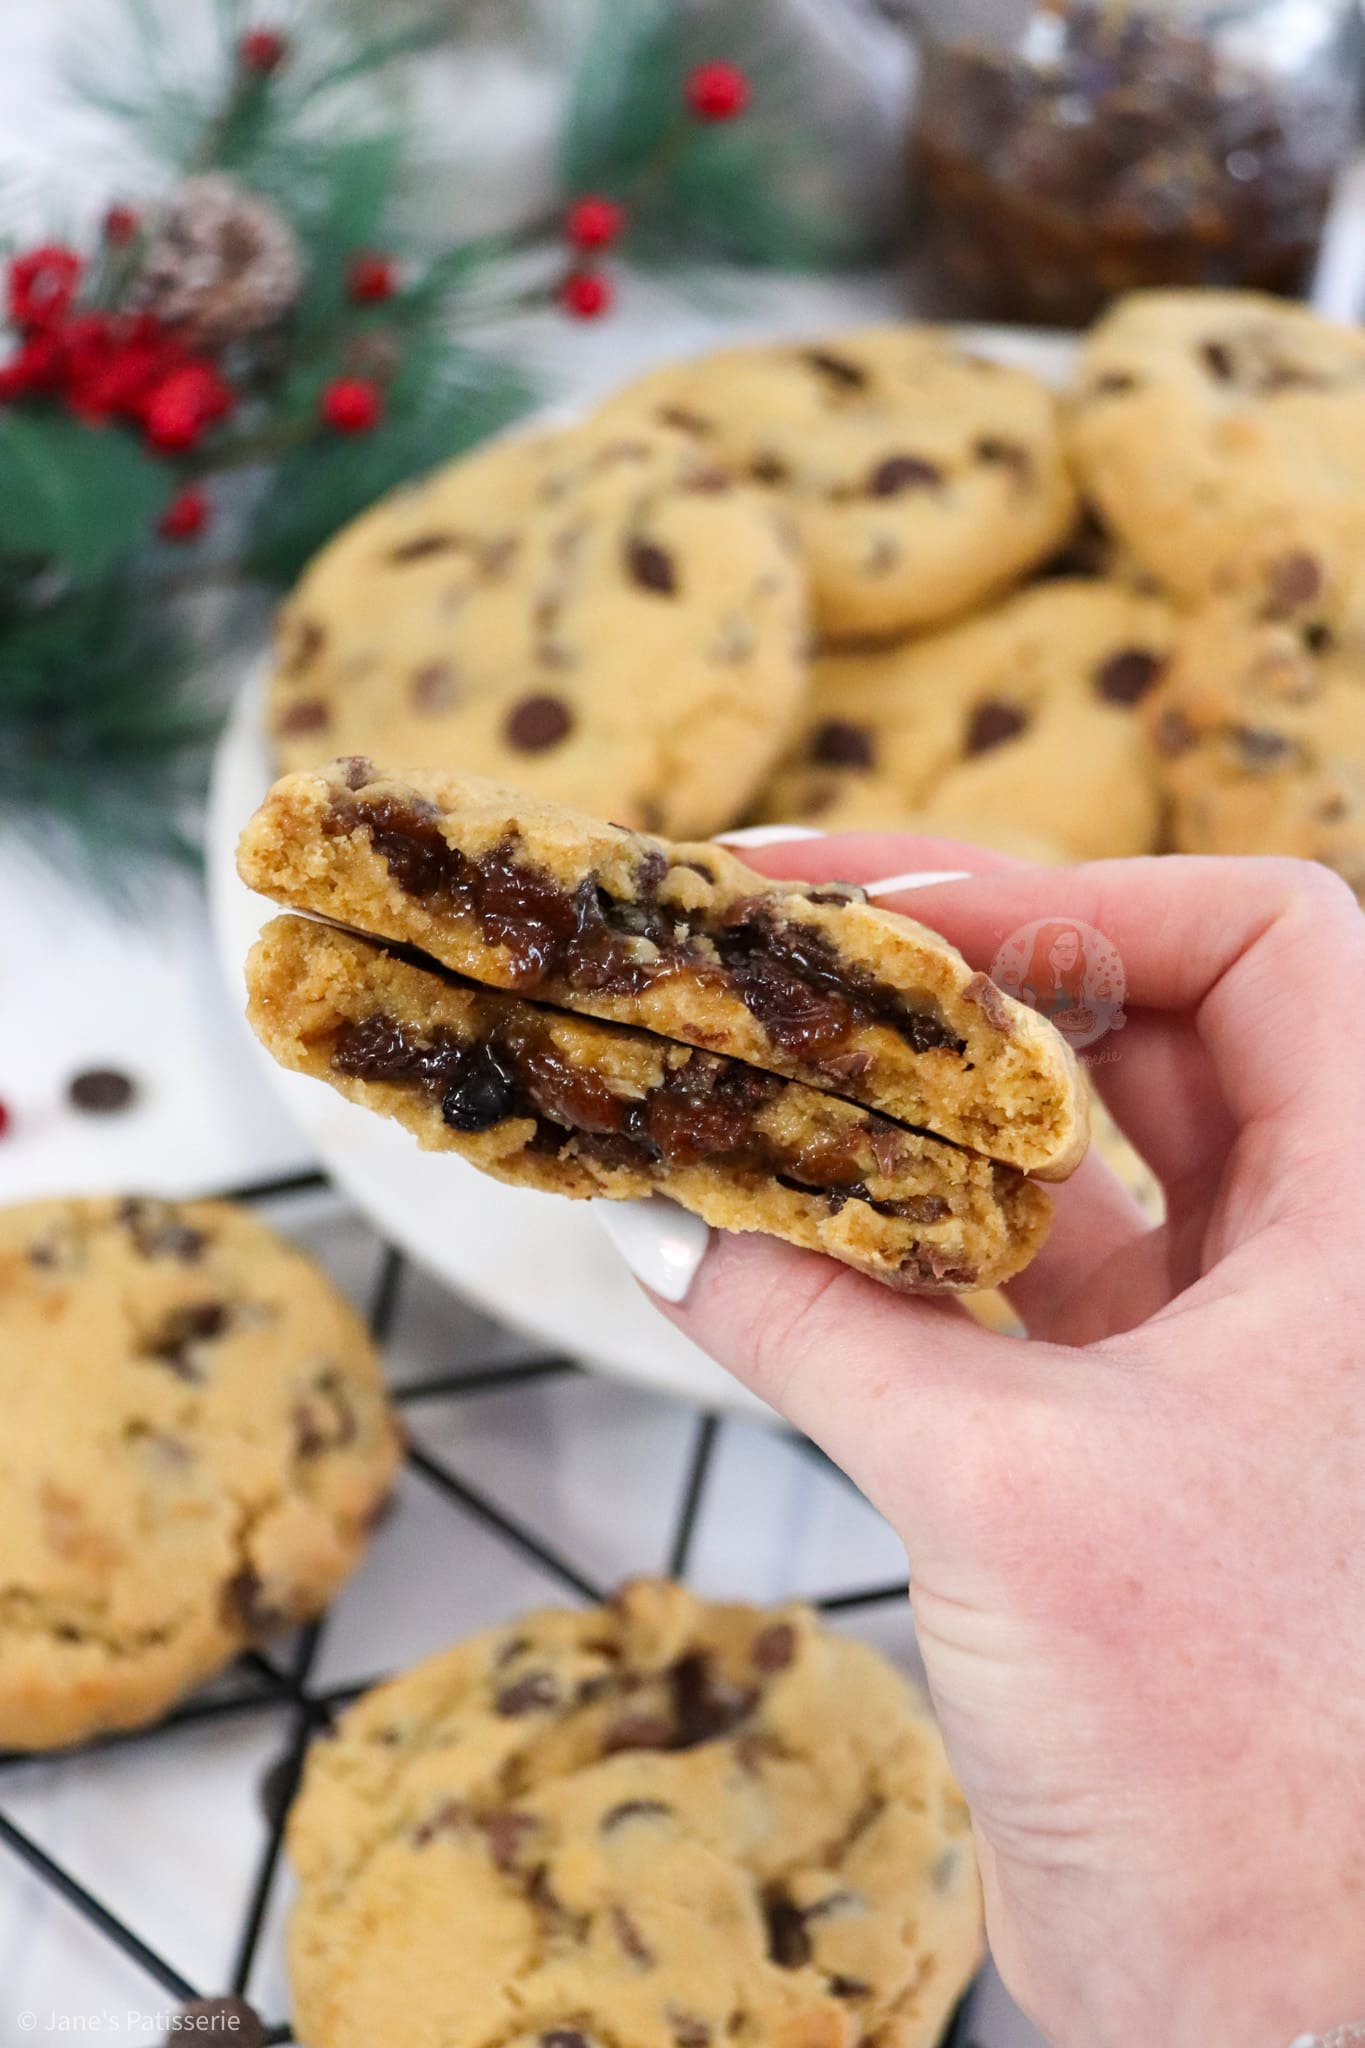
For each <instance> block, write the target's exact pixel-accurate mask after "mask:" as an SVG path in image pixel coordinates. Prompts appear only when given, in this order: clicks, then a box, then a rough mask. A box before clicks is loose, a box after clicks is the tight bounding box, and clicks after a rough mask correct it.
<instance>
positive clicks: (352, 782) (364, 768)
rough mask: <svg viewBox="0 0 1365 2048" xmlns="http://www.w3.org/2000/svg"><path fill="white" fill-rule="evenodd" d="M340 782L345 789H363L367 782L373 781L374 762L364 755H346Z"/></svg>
mask: <svg viewBox="0 0 1365 2048" xmlns="http://www.w3.org/2000/svg"><path fill="white" fill-rule="evenodd" d="M342 780H343V781H344V782H345V784H346V787H347V789H363V788H364V787H365V785H366V783H367V782H373V780H374V762H373V761H370V760H367V759H366V757H365V755H364V754H347V755H346V756H345V766H344V773H343V776H342Z"/></svg>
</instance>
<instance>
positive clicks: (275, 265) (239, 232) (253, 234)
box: [130, 175, 303, 349]
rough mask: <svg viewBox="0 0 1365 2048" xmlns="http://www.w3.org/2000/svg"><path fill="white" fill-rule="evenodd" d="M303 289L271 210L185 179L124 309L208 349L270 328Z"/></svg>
mask: <svg viewBox="0 0 1365 2048" xmlns="http://www.w3.org/2000/svg"><path fill="white" fill-rule="evenodd" d="M302 284H303V263H302V260H301V258H300V255H299V248H298V244H297V242H296V241H295V239H294V236H293V234H292V232H291V230H290V229H289V227H288V226H287V224H286V223H285V222H284V221H283V220H282V219H281V217H280V215H279V214H278V213H277V212H276V211H275V209H274V207H273V206H271V205H270V204H269V203H268V201H266V200H264V199H261V198H258V197H257V196H256V194H255V193H252V192H248V191H247V190H246V188H245V186H243V185H239V184H238V183H237V181H236V179H235V178H227V177H223V176H221V175H214V176H213V177H207V178H190V179H188V180H187V181H186V182H185V184H183V185H182V186H181V187H180V189H179V191H178V192H177V193H176V194H175V195H174V197H173V198H172V200H171V202H170V205H169V206H168V207H167V209H166V211H165V212H164V213H163V214H162V216H161V218H160V220H159V221H158V223H157V227H156V233H155V235H154V237H153V239H152V243H151V247H150V248H149V249H148V251H147V255H146V258H145V259H144V261H143V264H142V268H141V270H140V271H139V273H138V276H137V278H136V279H135V281H134V284H133V289H132V294H131V301H130V302H131V304H132V307H133V309H134V310H135V311H136V312H140V313H151V314H153V315H155V317H156V318H157V319H158V320H161V321H164V322H165V324H166V325H167V326H168V327H173V328H175V329H176V330H177V331H178V332H179V333H180V334H182V335H183V336H184V338H185V339H186V340H187V341H189V342H190V343H191V344H192V345H193V346H195V347H197V348H208V349H213V348H222V347H223V346H224V344H225V343H227V342H229V341H239V340H241V339H242V337H243V336H244V335H248V334H257V333H259V332H260V330H261V329H262V328H264V327H271V326H273V325H274V323H275V322H276V321H277V320H279V319H281V318H283V316H284V315H285V314H286V313H287V312H288V311H289V309H290V307H291V306H292V305H293V304H294V302H295V301H296V299H297V298H298V296H299V292H300V290H301V288H302Z"/></svg>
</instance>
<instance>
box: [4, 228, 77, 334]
mask: <svg viewBox="0 0 1365 2048" xmlns="http://www.w3.org/2000/svg"><path fill="white" fill-rule="evenodd" d="M80 277H81V259H80V257H79V256H78V255H77V254H76V252H75V250H74V249H66V248H63V247H61V246H60V245H59V244H57V243H49V244H48V245H47V246H46V247H44V248H42V249H30V250H29V252H28V254H27V255H26V256H16V257H15V258H14V260H13V262H12V263H11V264H10V266H9V278H8V284H9V313H10V319H11V320H12V321H13V322H14V324H15V326H16V327H50V326H51V325H52V324H53V322H54V321H57V320H60V319H62V318H63V317H64V316H65V314H66V312H67V309H68V308H69V306H70V304H71V301H72V299H73V298H74V297H75V295H76V286H77V285H78V284H79V283H80Z"/></svg>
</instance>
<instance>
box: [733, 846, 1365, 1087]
mask: <svg viewBox="0 0 1365 2048" xmlns="http://www.w3.org/2000/svg"><path fill="white" fill-rule="evenodd" d="M752 858H753V860H754V864H755V865H758V864H760V863H761V865H762V867H763V869H764V872H765V873H768V874H772V875H782V876H793V877H794V876H800V877H802V878H803V879H806V880H811V881H828V880H833V879H836V878H838V879H841V880H845V881H853V882H863V883H867V882H871V881H876V880H877V879H878V878H879V877H881V876H885V875H894V874H896V873H898V872H903V871H906V870H911V869H916V868H919V869H928V868H932V867H935V866H942V867H945V868H951V867H954V866H956V867H969V868H972V869H973V870H974V872H973V875H972V879H971V880H970V881H965V882H960V881H959V882H945V883H942V884H941V885H938V886H927V887H921V888H917V889H915V890H914V891H913V892H910V893H907V894H904V895H897V894H895V893H892V894H889V895H881V894H879V895H878V897H877V902H878V904H879V906H881V907H882V908H885V909H890V910H898V911H901V912H903V913H904V915H906V916H908V917H914V918H916V919H918V920H919V922H921V923H923V924H928V925H930V926H932V927H933V929H934V930H936V931H939V932H942V933H943V935H944V937H945V938H947V939H949V940H951V942H952V943H953V944H954V945H955V946H957V947H959V948H960V950H961V951H962V952H963V953H964V954H965V955H966V957H967V958H968V960H969V961H971V963H972V965H973V966H980V967H989V966H990V963H991V961H992V959H993V957H994V956H995V954H996V952H997V950H998V948H999V947H1000V945H1001V943H1002V941H1003V940H1005V939H1006V938H1007V937H1008V936H1009V935H1010V934H1011V933H1013V932H1015V931H1017V930H1019V929H1020V928H1021V927H1023V926H1027V925H1029V924H1031V923H1034V922H1035V921H1037V920H1040V919H1051V918H1056V919H1058V920H1062V921H1066V922H1071V923H1077V924H1088V925H1091V926H1093V927H1094V928H1095V929H1096V930H1097V931H1098V932H1100V933H1101V934H1102V935H1103V936H1104V937H1105V938H1106V939H1108V940H1109V942H1110V943H1111V944H1112V945H1113V946H1114V947H1115V948H1116V950H1117V952H1118V955H1119V958H1120V960H1121V962H1122V966H1123V971H1124V976H1125V980H1126V983H1127V995H1126V1001H1127V1002H1129V1003H1131V1004H1133V1005H1135V1006H1137V1007H1138V1008H1145V1009H1153V1010H1163V1011H1172V1012H1185V1013H1190V1014H1192V1015H1193V1016H1194V1018H1195V1021H1196V1024H1197V1028H1198V1031H1199V1035H1200V1037H1201V1039H1202V1041H1203V1043H1204V1044H1205V1046H1206V1047H1207V1049H1208V1052H1209V1054H1210V1056H1211V1058H1212V1059H1213V1062H1214V1064H1215V1067H1216V1069H1217V1072H1218V1079H1219V1084H1220V1087H1221V1089H1222V1092H1223V1096H1224V1099H1225V1101H1226V1102H1227V1105H1228V1108H1229V1109H1230V1110H1231V1112H1232V1114H1233V1116H1234V1118H1235V1119H1236V1121H1237V1122H1238V1123H1239V1124H1245V1123H1248V1122H1250V1121H1251V1120H1253V1119H1254V1118H1256V1117H1258V1116H1269V1115H1274V1114H1276V1113H1278V1112H1280V1111H1283V1110H1286V1109H1289V1108H1291V1107H1293V1108H1296V1109H1299V1110H1307V1109H1310V1108H1311V1109H1315V1110H1318V1111H1324V1112H1327V1113H1329V1114H1330V1115H1331V1116H1332V1117H1333V1118H1334V1119H1335V1118H1337V1117H1344V1118H1347V1119H1349V1117H1350V1116H1351V1114H1352V1113H1353V1111H1354V1113H1356V1114H1360V1113H1361V1112H1362V1109H1365V1101H1363V1100H1362V1096H1363V1094H1365V1088H1363V1085H1362V1079H1361V1075H1362V1062H1361V1061H1360V1059H1359V1057H1358V1048H1357V1046H1356V1044H1355V1042H1354V1033H1353V1031H1352V1029H1351V1028H1350V1027H1349V1026H1348V1027H1347V1028H1346V1029H1343V1019H1344V1018H1345V1019H1351V1020H1354V1018H1356V1017H1357V1016H1360V1015H1362V1014H1365V1012H1362V1007H1361V1006H1362V1001H1363V1000H1365V919H1362V916H1361V912H1360V909H1359V906H1358V905H1357V903H1356V901H1355V898H1354V897H1353V896H1352V895H1351V892H1350V891H1349V889H1348V888H1347V887H1346V885H1345V884H1344V883H1343V882H1341V881H1340V880H1339V879H1338V878H1337V877H1336V876H1334V875H1332V874H1330V873H1329V872H1328V870H1327V869H1325V868H1322V867H1319V866H1317V865H1316V864H1315V863H1313V862H1309V861H1295V860H1280V859H1268V858H1267V859H1261V858H1252V857H1247V858H1236V859H1233V858H1221V859H1220V858H1217V857H1211V858H1192V857H1188V856H1185V855H1179V854H1168V855H1163V856H1161V857H1160V858H1148V859H1141V860H1121V861H1097V862H1093V863H1091V864H1090V865H1088V866H1085V867H1076V868H1038V867H1024V866H1020V865H1015V864H1012V863H1004V864H1001V863H1000V859H999V857H998V856H994V857H992V856H987V855H985V854H982V853H980V852H979V851H977V850H975V849H964V848H962V847H960V846H955V845H954V844H953V843H952V842H948V841H935V840H920V839H906V838H902V837H898V836H896V835H894V834H886V833H876V834H856V835H855V834H850V835H847V836H843V837H838V838H834V837H831V838H828V839H810V840H802V841H799V842H797V843H795V844H791V845H782V846H768V847H764V848H762V849H761V851H755V853H754V854H753V856H752ZM987 870H988V871H987Z"/></svg>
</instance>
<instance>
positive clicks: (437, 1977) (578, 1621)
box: [289, 1581, 981, 2048]
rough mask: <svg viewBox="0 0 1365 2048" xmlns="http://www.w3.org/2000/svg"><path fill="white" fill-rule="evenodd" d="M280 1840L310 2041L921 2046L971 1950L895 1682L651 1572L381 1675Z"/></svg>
mask: <svg viewBox="0 0 1365 2048" xmlns="http://www.w3.org/2000/svg"><path fill="white" fill-rule="evenodd" d="M289 1850H290V1855H291V1858H292V1860H293V1863H294V1866H295V1868H296V1870H297V1873H298V1877H299V1884H300V1890H299V1901H298V1905H297V1908H296V1910H295V1913H294V1918H293V1923H292V1927H291V1930H290V1976H291V1981H292V1984H293V1991H294V2024H295V2028H296V2030H297V2032H298V2034H299V2036H300V2038H301V2039H306V2040H307V2041H309V2042H310V2043H311V2044H312V2048H407V2044H408V2043H410V2042H412V2041H413V2040H415V2039H417V2038H418V2037H420V2038H421V2039H422V2040H423V2041H431V2042H433V2043H434V2042H436V2041H439V2042H440V2043H441V2044H442V2048H503V2044H508V2043H511V2042H514V2041H515V2042H518V2043H522V2042H524V2043H525V2044H526V2048H612V2044H625V2043H629V2044H631V2048H721V2044H723V2043H725V2042H740V2041H742V2042H745V2043H749V2044H752V2048H797V2044H803V2048H851V2044H852V2043H854V2042H856V2041H877V2042H885V2043H887V2044H890V2043H895V2044H896V2048H932V2044H933V2043H935V2042H937V2041H939V2040H940V2039H941V2035H942V2030H943V2027H944V2025H945V2023H946V2021H947V2018H948V2016H949V2014H950V2013H951V2011H952V2008H953V2006H954V2004H955V2002H956V2000H957V1999H958V1997H959V1996H960V1994H961V1992H962V1990H963V1989H964V1987H965V1985H966V1983H967V1981H968V1979H969V1978H970V1976H971V1974H972V1972H973V1970H974V1969H975V1967H976V1964H977V1961H978V1958H979V1956H980V1953H981V1909H980V1899H979V1891H978V1882H977V1874H976V1866H975V1862H974V1858H973V1854H972V1840H971V1832H970V1828H969V1824H968V1817H967V1812H966V1808H965V1806H964V1805H963V1802H962V1798H961V1795H960V1793H959V1792H958V1790H957V1788H956V1786H955V1784H954V1782H953V1779H952V1775H951V1773H950V1771H949V1767H948V1763H947V1759H946V1757H945V1755H944V1752H943V1748H942V1745H941V1742H940V1740H939V1737H938V1734H937V1731H936V1729H935V1728H934V1725H933V1723H932V1721H931V1720H930V1718H929V1716H928V1713H927V1710H926V1708H925V1706H924V1703H923V1702H922V1701H921V1700H920V1698H919V1697H918V1696H917V1694H916V1693H915V1692H913V1691H912V1689H911V1688H910V1686H909V1685H908V1684H907V1683H906V1681H905V1680H904V1679H903V1678H902V1677H901V1675H900V1673H899V1672H897V1671H895V1670H894V1669H893V1668H892V1667H891V1665H889V1664H888V1663H887V1662H886V1661H885V1660H884V1659H883V1658H882V1657H880V1656H878V1655H877V1653H876V1652H875V1651H873V1650H871V1649H870V1648H868V1647H866V1646H865V1645H864V1644H862V1643H859V1642H856V1641H854V1640H852V1639H850V1638H848V1637H845V1636H840V1635H836V1634H834V1633H833V1632H832V1631H830V1630H828V1629H825V1628H823V1627H822V1626H821V1625H820V1624H819V1623H818V1622H817V1620H816V1618H815V1616H814V1615H813V1614H811V1613H810V1611H809V1610H808V1609H806V1608H803V1607H782V1608H774V1609H759V1608H753V1607H742V1606H737V1605H736V1606H719V1605H713V1604H709V1603H706V1602H703V1601H701V1600H698V1599H695V1598H694V1597H693V1596H692V1595H691V1594H690V1593H688V1592H686V1591H685V1590H684V1589H683V1588H682V1587H680V1586H675V1585H670V1584H667V1583H665V1582H661V1581H654V1582H650V1581H643V1582H637V1583H635V1584H633V1585H629V1586H627V1587H625V1588H624V1589H623V1590H622V1592H621V1593H620V1594H619V1595H618V1596H617V1598H616V1599H615V1600H614V1601H612V1602H611V1603H610V1604H609V1605H607V1606H605V1607H601V1608H592V1609H589V1610H587V1611H586V1612H583V1613H565V1612H556V1611H549V1612H544V1613H539V1614H530V1615H527V1616H525V1617H524V1618H523V1619H521V1620H518V1621H514V1622H511V1623H509V1624H508V1625H506V1626H504V1627H502V1628H497V1629H492V1630H489V1631H488V1632H487V1633H486V1634H484V1635H481V1636H476V1637H474V1638H473V1639H472V1640H470V1641H468V1642H465V1643H461V1644H459V1645H458V1646H457V1647H456V1648H454V1649H452V1650H449V1651H447V1652H446V1653H445V1654H444V1655H441V1656H437V1657H433V1658H430V1659H429V1660H428V1661H427V1662H426V1663H424V1664H420V1665H418V1666H417V1667H416V1669H415V1670H413V1671H410V1672H408V1673H407V1674H406V1675H405V1676H403V1677H401V1678H399V1679H397V1680H395V1681H394V1682H393V1683H392V1684H389V1685H385V1686H382V1687H380V1688H379V1689H378V1690H377V1691H375V1692H372V1693H370V1694H368V1695H367V1696H366V1697H365V1698H364V1699H362V1700H361V1701H360V1702H359V1703H358V1704H357V1705H356V1706H355V1707H353V1708H352V1709H351V1710H350V1711H349V1712H348V1713H347V1714H346V1715H345V1717H344V1719H343V1720H342V1721H341V1723H340V1725H339V1727H338V1729H337V1732H336V1736H335V1738H334V1739H333V1740H330V1741H327V1742H320V1743H318V1744H316V1745H315V1747H314V1749H313V1751H312V1753H311V1755H310V1757H309V1760H308V1767H307V1771H306V1775H305V1779H304V1786H303V1791H302V1794H301V1795H300V1798H299V1800H298V1802H297V1804H296V1806H295V1808H294V1811H293V1814H292V1816H291V1820H290V1828H289Z"/></svg>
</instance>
